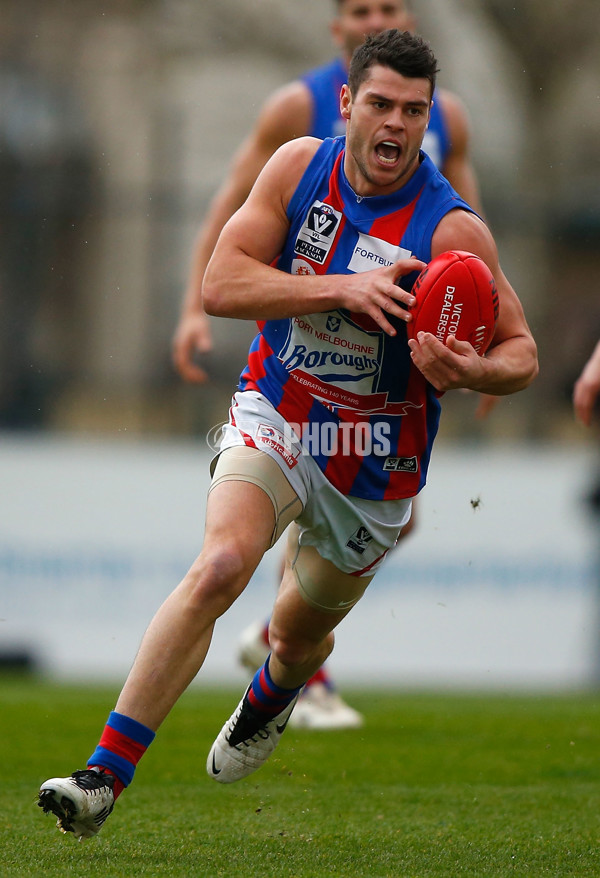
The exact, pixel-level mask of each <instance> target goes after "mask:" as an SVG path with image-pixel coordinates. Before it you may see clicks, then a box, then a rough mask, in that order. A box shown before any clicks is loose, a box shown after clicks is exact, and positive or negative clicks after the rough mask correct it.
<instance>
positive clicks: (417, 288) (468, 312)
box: [407, 250, 498, 357]
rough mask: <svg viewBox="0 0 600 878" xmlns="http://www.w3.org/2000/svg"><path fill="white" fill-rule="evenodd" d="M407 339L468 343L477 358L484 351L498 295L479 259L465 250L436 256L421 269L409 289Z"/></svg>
mask: <svg viewBox="0 0 600 878" xmlns="http://www.w3.org/2000/svg"><path fill="white" fill-rule="evenodd" d="M412 293H413V295H414V296H415V298H416V300H417V301H416V304H415V305H414V306H413V307H412V308H411V314H412V320H411V321H410V322H409V323H408V325H407V328H408V336H409V338H416V335H417V333H418V332H430V333H431V334H432V335H435V336H436V338H439V340H440V341H441V342H443V343H444V344H445V343H446V339H447V338H448V336H449V335H455V336H456V338H457V339H458V340H459V341H468V342H470V343H471V344H472V345H473V347H474V348H475V350H476V351H477V353H478V354H479V356H481V357H482V356H483V355H484V354H485V352H486V351H487V349H488V347H489V345H490V342H491V340H492V338H493V335H494V330H495V328H496V320H497V319H498V291H497V290H496V283H495V281H494V278H493V276H492V273H491V271H490V270H489V268H488V267H487V265H486V264H485V262H484V261H483V259H480V258H479V256H475V254H474V253H467V252H466V251H465V250H448V251H446V252H445V253H440V254H439V256H436V257H435V259H432V260H431V262H430V263H429V264H428V265H427V267H426V268H424V269H423V271H422V272H421V274H420V275H419V276H418V278H417V279H416V281H415V283H414V286H413V288H412Z"/></svg>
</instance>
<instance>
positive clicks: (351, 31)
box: [331, 0, 414, 61]
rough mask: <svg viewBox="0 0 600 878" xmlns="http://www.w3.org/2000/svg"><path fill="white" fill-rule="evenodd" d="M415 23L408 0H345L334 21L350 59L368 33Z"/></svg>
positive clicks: (334, 31)
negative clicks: (405, 3) (408, 7)
mask: <svg viewBox="0 0 600 878" xmlns="http://www.w3.org/2000/svg"><path fill="white" fill-rule="evenodd" d="M413 27H414V19H413V16H412V15H411V14H410V13H409V12H408V10H407V9H406V8H405V6H404V0H343V2H342V3H341V4H340V6H339V10H338V13H337V15H336V17H335V19H334V20H333V22H332V24H331V32H332V34H333V38H334V40H335V42H336V43H337V45H338V46H339V47H340V49H341V51H342V53H343V54H344V56H345V57H346V60H347V61H349V60H350V58H351V57H352V53H353V52H354V50H355V49H356V48H357V47H358V46H361V45H362V44H363V43H364V41H365V37H366V36H367V35H368V34H376V33H381V32H382V31H384V30H389V28H398V29H399V30H412V28H413Z"/></svg>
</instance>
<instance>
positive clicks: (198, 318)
mask: <svg viewBox="0 0 600 878" xmlns="http://www.w3.org/2000/svg"><path fill="white" fill-rule="evenodd" d="M211 350H212V333H211V330H210V320H209V318H208V317H207V315H206V314H205V313H204V311H191V312H188V313H187V314H184V315H183V316H182V317H181V320H180V321H179V325H178V327H177V329H176V331H175V335H174V336H173V363H174V365H175V368H176V370H177V371H178V372H179V374H180V375H181V377H182V378H183V380H184V381H189V382H191V383H192V384H204V383H205V382H207V381H208V380H209V379H208V374H207V372H206V370H205V369H203V368H202V367H201V366H198V364H197V363H195V362H194V355H195V354H196V353H201V354H206V353H208V352H209V351H211Z"/></svg>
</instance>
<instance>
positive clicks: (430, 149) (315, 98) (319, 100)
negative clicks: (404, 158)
mask: <svg viewBox="0 0 600 878" xmlns="http://www.w3.org/2000/svg"><path fill="white" fill-rule="evenodd" d="M301 81H302V82H304V84H305V85H306V87H307V88H308V90H309V92H310V94H311V97H312V104H313V115H312V125H311V129H310V131H307V132H306V133H307V134H310V135H311V136H312V137H318V138H319V140H325V138H326V137H338V135H340V134H345V133H346V120H345V119H343V118H342V117H341V115H340V91H341V89H342V86H343V85H344V83H346V82H347V81H348V71H347V69H346V65H345V64H344V62H343V61H342V59H341V58H335V59H334V60H333V61H330V62H329V63H328V64H324V65H323V66H322V67H316V68H315V69H314V70H309V71H308V72H307V73H305V74H304V75H303V76H302V77H301ZM449 151H450V138H449V135H448V125H447V124H446V119H445V117H444V112H443V110H442V102H441V101H440V100H439V93H438V92H437V91H434V93H433V106H432V108H431V115H430V118H429V125H428V128H427V131H426V132H425V137H424V138H423V152H426V153H427V155H428V156H429V158H430V159H431V160H432V161H433V163H434V165H435V166H436V167H437V168H440V169H442V168H443V167H444V163H445V161H446V159H447V157H448V153H449Z"/></svg>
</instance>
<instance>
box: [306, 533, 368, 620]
mask: <svg viewBox="0 0 600 878" xmlns="http://www.w3.org/2000/svg"><path fill="white" fill-rule="evenodd" d="M290 539H292V535H290ZM292 570H293V571H294V576H295V578H296V584H297V586H298V591H299V592H300V594H301V595H302V597H303V598H304V600H305V601H306V603H307V604H308V605H309V606H311V607H314V609H315V610H320V611H321V612H324V613H344V612H346V611H347V610H349V609H350V608H351V607H353V606H354V604H356V603H358V601H359V600H360V599H361V597H362V596H363V594H364V593H365V590H366V588H367V586H368V584H369V583H370V581H371V579H372V578H373V577H372V576H351V575H350V574H349V573H343V572H342V571H341V570H338V568H337V567H336V566H335V564H332V563H331V561H327V560H326V559H325V558H322V557H321V555H319V553H318V552H317V550H316V549H315V547H314V546H298V548H297V552H296V557H295V558H294V560H293V561H292Z"/></svg>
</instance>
